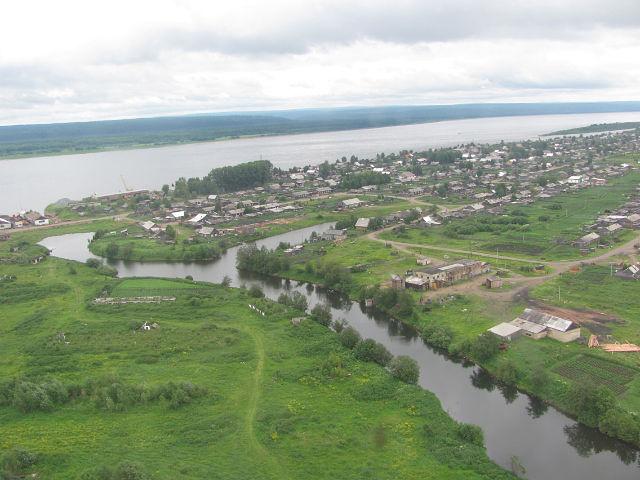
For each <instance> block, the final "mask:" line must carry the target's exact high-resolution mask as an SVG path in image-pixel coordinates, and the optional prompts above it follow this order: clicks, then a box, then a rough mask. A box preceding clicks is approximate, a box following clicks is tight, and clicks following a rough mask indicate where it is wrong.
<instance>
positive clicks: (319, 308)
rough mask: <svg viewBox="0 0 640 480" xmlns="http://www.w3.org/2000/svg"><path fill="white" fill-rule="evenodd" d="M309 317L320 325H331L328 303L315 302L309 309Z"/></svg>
mask: <svg viewBox="0 0 640 480" xmlns="http://www.w3.org/2000/svg"><path fill="white" fill-rule="evenodd" d="M311 318H313V319H314V320H315V321H316V322H318V323H319V324H320V325H324V326H325V327H328V326H329V325H331V308H330V307H329V305H321V304H317V305H316V306H315V307H313V308H312V309H311Z"/></svg>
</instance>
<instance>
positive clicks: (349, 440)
mask: <svg viewBox="0 0 640 480" xmlns="http://www.w3.org/2000/svg"><path fill="white" fill-rule="evenodd" d="M69 265H70V262H66V261H62V260H58V259H54V258H50V259H47V260H46V261H45V262H43V263H41V264H39V265H11V266H1V267H0V273H1V274H3V275H4V274H11V275H15V276H16V280H14V281H13V282H12V283H13V284H14V285H17V286H21V285H22V286H25V285H33V284H36V285H38V286H39V287H40V288H42V289H44V290H46V289H47V288H49V287H52V286H56V285H64V288H62V289H57V290H56V289H55V288H54V291H53V292H48V291H45V292H44V293H41V294H36V292H31V294H32V295H33V296H32V297H29V296H26V297H22V298H19V299H18V300H17V301H15V302H13V303H6V302H2V303H0V351H2V356H0V384H5V385H6V381H8V380H10V379H12V378H16V377H19V378H21V379H23V380H28V381H31V382H34V383H38V382H43V381H45V380H47V379H48V380H47V381H51V380H52V379H55V380H58V381H60V382H62V384H64V385H67V386H69V385H89V384H91V382H93V383H96V382H98V383H99V382H102V383H103V384H105V385H109V387H108V389H107V391H112V390H114V389H115V391H122V392H125V393H126V392H127V391H129V390H131V389H133V390H135V389H141V390H142V391H153V389H157V388H160V387H162V386H166V385H168V382H173V383H174V384H179V383H180V382H190V383H191V384H193V385H194V386H195V387H196V388H197V389H199V391H201V392H204V393H202V394H201V395H200V396H197V397H194V398H192V399H191V400H189V401H186V400H185V401H181V402H178V404H177V405H176V402H174V401H173V400H172V401H171V402H169V401H168V400H164V399H162V398H160V399H157V398H156V397H153V396H151V397H149V398H148V399H147V400H145V401H140V402H128V401H127V397H126V396H125V397H120V396H118V395H116V394H115V393H114V394H113V395H115V396H113V398H112V397H110V396H109V397H108V398H110V399H111V400H110V401H109V402H106V403H105V402H102V401H101V399H103V397H101V396H100V395H104V394H103V393H101V394H99V395H98V394H96V397H95V398H94V397H93V396H87V394H85V395H82V394H81V393H80V394H79V395H78V396H77V397H74V398H73V399H70V400H68V401H64V402H63V401H59V402H54V404H53V405H51V406H50V408H48V409H45V410H42V409H35V410H32V411H28V412H26V413H25V412H24V411H21V410H19V409H18V408H16V407H14V406H13V405H11V404H6V402H5V403H4V406H0V424H1V425H2V435H1V436H0V450H2V451H5V450H7V449H9V448H12V447H16V446H21V447H23V448H26V449H28V450H29V451H31V452H34V453H36V454H37V455H38V460H37V462H36V464H35V465H34V466H33V467H31V468H30V469H28V471H25V472H24V474H30V473H37V475H38V478H47V479H74V478H79V477H80V475H82V474H83V473H85V472H87V471H90V470H92V469H94V468H96V467H100V466H104V465H116V464H118V463H119V462H122V461H130V462H135V463H138V464H141V465H142V468H143V469H144V470H146V471H147V472H148V473H149V474H150V475H151V476H152V477H153V478H155V479H202V478H211V479H231V480H232V479H247V478H260V479H278V480H280V479H288V478H290V479H297V478H310V479H315V478H318V479H332V480H333V479H336V478H340V479H358V480H359V479H363V478H377V479H385V478H388V479H395V478H399V477H402V478H407V479H412V478H415V479H418V478H420V479H424V478H431V479H480V478H485V479H496V478H511V476H510V474H507V473H506V472H505V471H503V470H501V469H499V468H498V467H497V466H496V465H495V464H493V463H491V462H490V461H489V460H488V458H487V457H486V454H485V452H484V449H483V448H482V447H479V446H476V445H474V444H471V443H466V442H465V441H463V440H461V439H460V438H459V437H458V435H457V433H456V432H457V429H458V426H457V424H456V423H455V422H454V421H453V420H451V419H450V418H449V417H448V416H447V415H446V414H445V412H443V410H442V409H441V407H440V404H439V402H438V400H437V399H436V397H435V396H434V395H432V394H430V393H428V392H425V391H423V390H421V389H420V388H418V387H415V386H408V385H406V384H403V383H401V382H399V381H397V380H395V379H393V378H392V377H391V376H390V375H389V374H388V373H387V372H386V371H385V370H384V369H383V368H381V367H378V366H376V365H374V364H369V363H362V362H359V361H356V360H355V359H354V358H353V356H352V354H351V352H350V351H348V350H345V349H344V348H343V347H342V346H341V345H340V344H339V342H338V341H337V337H336V335H335V334H334V333H332V332H331V331H329V330H328V329H326V328H324V327H322V326H320V325H319V324H316V323H314V322H311V321H305V322H303V324H302V325H301V326H300V327H293V326H292V325H291V324H290V322H289V318H291V317H292V316H294V315H296V314H295V312H293V311H288V310H287V309H285V307H283V306H281V305H277V304H273V303H271V302H268V301H266V300H255V299H251V298H249V297H248V294H247V293H246V292H245V291H243V290H238V289H227V288H223V287H221V286H216V285H201V284H197V283H191V282H187V281H175V282H174V281H169V280H156V279H149V278H143V279H126V280H123V281H120V280H117V279H115V280H109V279H105V278H104V277H102V276H99V275H97V274H96V273H95V271H94V270H92V269H89V268H87V267H85V266H83V265H79V264H76V266H75V269H71V268H70V267H69ZM74 272H75V273H74ZM105 287H108V288H109V289H110V290H112V291H113V292H115V293H117V294H118V295H134V294H139V293H142V292H145V293H148V292H161V291H163V292H164V291H171V292H174V293H175V295H176V296H177V299H176V301H175V302H170V303H162V304H145V305H141V304H140V305H118V306H112V305H108V306H93V305H92V304H91V300H92V299H93V298H94V297H95V296H96V295H98V294H99V293H100V292H101V291H103V290H104V289H105ZM2 288H4V284H2V285H0V289H2ZM56 288H58V287H56ZM255 302H258V303H259V305H260V308H262V309H263V310H265V311H266V312H267V315H266V317H262V316H258V315H256V314H255V313H253V312H252V311H251V310H250V309H249V308H248V307H247V304H248V303H255ZM145 321H149V322H155V323H158V324H159V328H158V329H156V330H152V331H148V332H142V331H140V330H139V329H138V328H139V327H140V325H142V323H143V322H145ZM61 333H64V337H61V336H60V334H61ZM67 342H68V343H67ZM105 382H106V383H105ZM3 388H4V387H3ZM79 391H80V392H81V391H82V390H79ZM109 395H111V394H109ZM183 400H184V399H183ZM1 403H2V402H0V404H1ZM425 432H429V433H428V434H426V433H425ZM119 478H120V477H119ZM122 478H124V477H122ZM127 478H130V477H127ZM131 478H132V477H131ZM136 478H137V477H136Z"/></svg>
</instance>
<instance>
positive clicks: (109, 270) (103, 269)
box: [96, 265, 118, 277]
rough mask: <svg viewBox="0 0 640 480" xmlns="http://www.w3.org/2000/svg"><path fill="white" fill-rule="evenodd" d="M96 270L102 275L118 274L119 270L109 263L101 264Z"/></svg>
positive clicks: (114, 275) (113, 275)
mask: <svg viewBox="0 0 640 480" xmlns="http://www.w3.org/2000/svg"><path fill="white" fill-rule="evenodd" d="M96 270H97V272H98V273H99V274H100V275H106V276H107V277H117V276H118V270H116V269H115V268H113V267H111V266H109V265H100V266H99V267H98V268H97V269H96Z"/></svg>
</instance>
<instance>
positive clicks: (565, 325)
mask: <svg viewBox="0 0 640 480" xmlns="http://www.w3.org/2000/svg"><path fill="white" fill-rule="evenodd" d="M511 324H513V325H516V326H517V325H520V326H519V327H518V328H520V329H522V330H523V331H524V333H525V335H527V336H530V337H532V338H536V339H537V338H542V337H544V336H548V337H549V338H553V339H555V340H558V341H560V342H563V343H567V342H571V341H573V340H577V339H578V338H579V337H580V327H579V326H578V325H576V324H575V323H574V322H572V321H571V320H567V319H566V318H561V317H557V316H555V315H551V314H549V313H546V312H542V311H540V310H533V309H531V308H525V310H524V312H522V313H521V314H520V315H519V316H518V317H517V318H516V319H515V320H513V321H512V322H511ZM536 325H537V326H536ZM540 327H543V329H544V332H543V330H541V329H540Z"/></svg>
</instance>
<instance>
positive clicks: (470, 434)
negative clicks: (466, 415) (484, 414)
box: [456, 423, 484, 447]
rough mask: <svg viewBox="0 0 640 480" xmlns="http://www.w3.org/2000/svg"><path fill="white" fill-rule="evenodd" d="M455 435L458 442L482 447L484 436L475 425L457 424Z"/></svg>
mask: <svg viewBox="0 0 640 480" xmlns="http://www.w3.org/2000/svg"><path fill="white" fill-rule="evenodd" d="M456 435H457V436H458V438H460V440H462V441H464V442H466V443H470V444H472V445H477V446H479V447H483V446H484V434H483V433H482V429H481V428H480V427H479V426H477V425H472V424H470V423H459V424H458V427H457V428H456Z"/></svg>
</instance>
